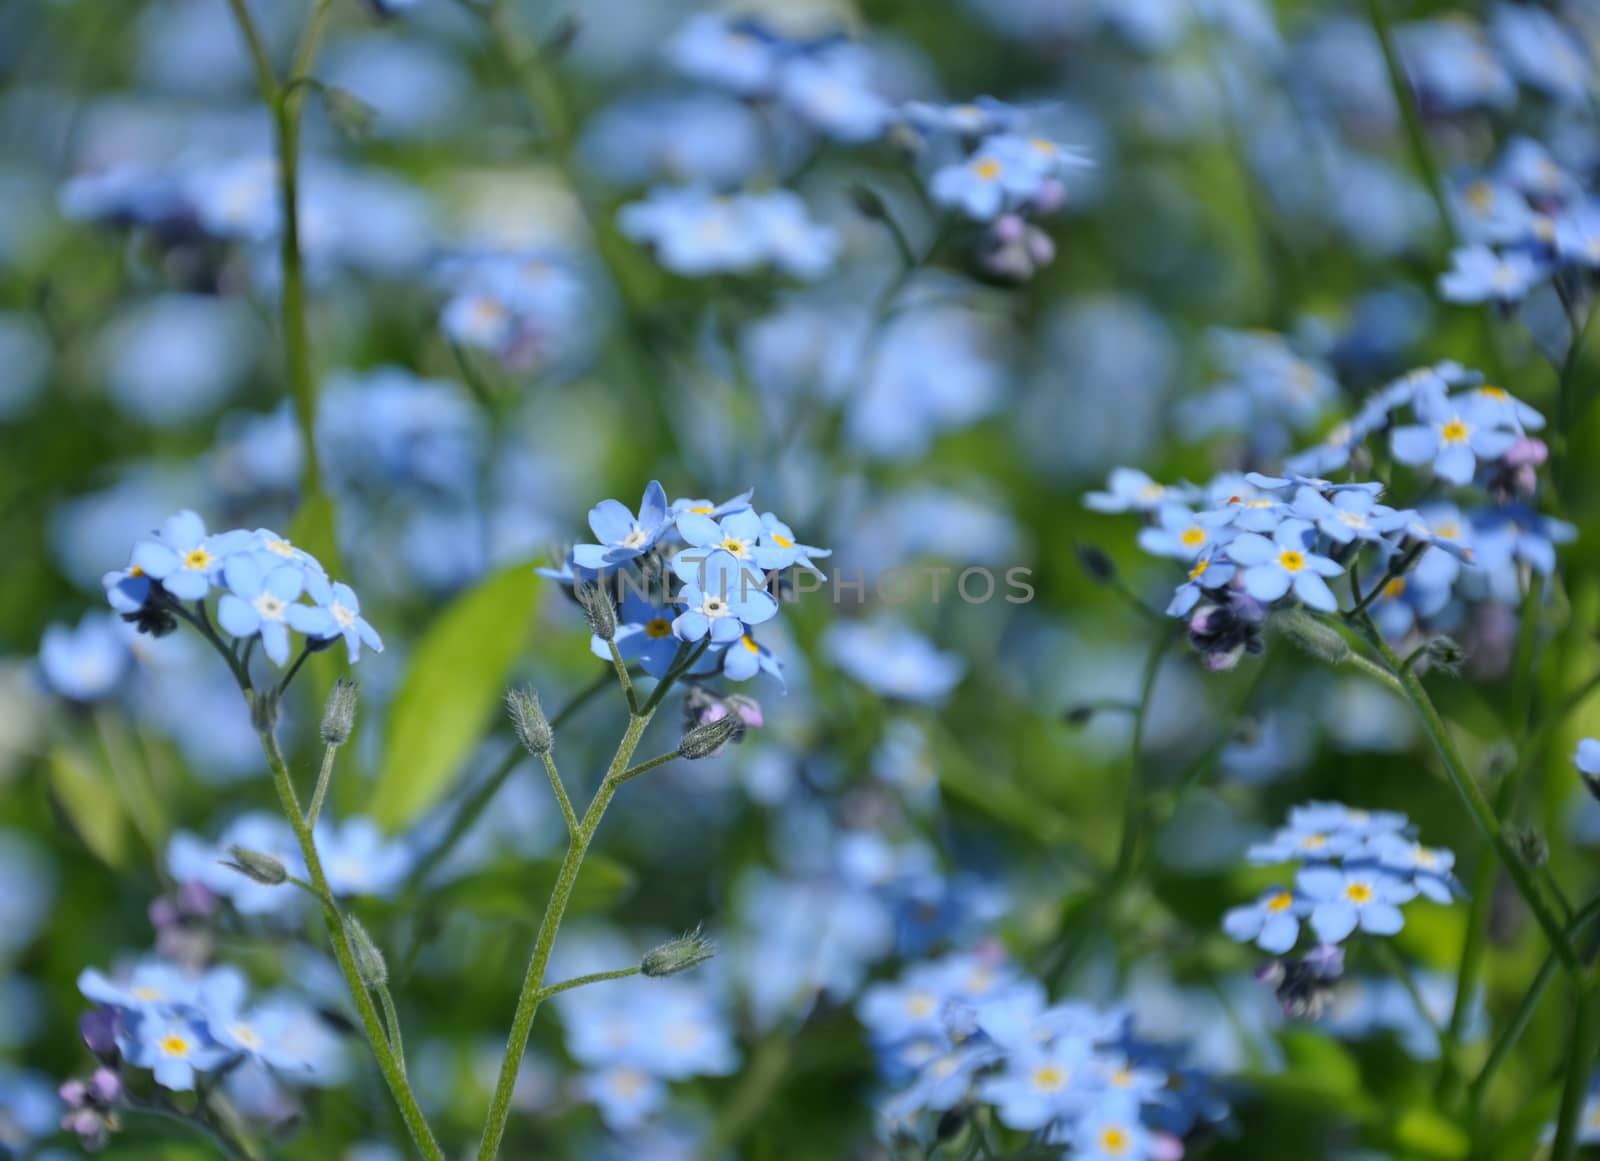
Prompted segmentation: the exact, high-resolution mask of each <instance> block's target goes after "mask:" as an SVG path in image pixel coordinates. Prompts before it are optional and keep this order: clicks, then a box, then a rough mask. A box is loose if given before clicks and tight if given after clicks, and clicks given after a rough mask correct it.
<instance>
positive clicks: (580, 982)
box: [539, 964, 641, 1003]
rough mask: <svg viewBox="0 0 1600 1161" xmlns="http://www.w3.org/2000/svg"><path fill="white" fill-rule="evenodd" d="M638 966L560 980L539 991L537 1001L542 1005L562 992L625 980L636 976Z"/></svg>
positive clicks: (638, 970)
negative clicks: (607, 981)
mask: <svg viewBox="0 0 1600 1161" xmlns="http://www.w3.org/2000/svg"><path fill="white" fill-rule="evenodd" d="M640 970H641V969H640V968H639V966H638V965H637V964H636V965H634V966H633V967H626V968H617V969H615V970H614V971H609V972H590V973H589V974H588V975H586V976H573V977H572V978H571V979H570V980H562V981H561V982H560V983H559V984H550V985H548V986H546V987H543V988H540V989H539V1001H540V1002H541V1003H543V1002H544V1001H545V1000H548V999H549V998H550V997H551V996H559V995H560V994H561V993H562V992H570V991H572V989H573V988H584V987H588V986H589V985H590V984H599V983H604V982H605V981H606V980H625V979H627V978H628V977H629V976H636V975H638V974H639V972H640Z"/></svg>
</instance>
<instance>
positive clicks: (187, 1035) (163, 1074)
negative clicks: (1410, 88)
mask: <svg viewBox="0 0 1600 1161" xmlns="http://www.w3.org/2000/svg"><path fill="white" fill-rule="evenodd" d="M123 1052H124V1053H125V1054H126V1055H127V1057H128V1059H129V1061H131V1062H132V1063H133V1064H136V1065H138V1066H139V1067H140V1068H148V1069H150V1070H151V1072H152V1074H153V1075H154V1076H155V1081H156V1083H157V1084H158V1085H160V1086H161V1087H162V1088H165V1089H171V1090H172V1091H173V1092H188V1091H189V1090H190V1089H192V1088H194V1083H195V1074H196V1073H197V1072H210V1071H211V1070H212V1069H214V1068H216V1067H217V1066H218V1065H220V1064H222V1063H223V1061H225V1060H227V1059H228V1058H229V1057H230V1056H231V1055H233V1054H232V1053H231V1052H230V1051H229V1050H228V1049H226V1048H224V1047H223V1046H222V1045H221V1044H218V1043H217V1042H216V1040H214V1039H213V1038H212V1036H211V1034H210V1033H209V1032H207V1031H206V1029H205V1026H204V1025H203V1024H202V1023H200V1021H198V1020H196V1019H194V1018H192V1017H190V1016H186V1015H180V1014H178V1013H175V1012H156V1011H150V1010H145V1011H141V1012H138V1013H136V1014H134V1015H133V1016H131V1017H130V1018H129V1021H128V1028H127V1035H126V1037H125V1043H124V1044H123Z"/></svg>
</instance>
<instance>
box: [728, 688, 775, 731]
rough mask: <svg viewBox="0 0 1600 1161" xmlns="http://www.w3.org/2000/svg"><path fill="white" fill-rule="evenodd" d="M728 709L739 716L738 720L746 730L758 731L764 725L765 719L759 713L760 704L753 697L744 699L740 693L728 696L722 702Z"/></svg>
mask: <svg viewBox="0 0 1600 1161" xmlns="http://www.w3.org/2000/svg"><path fill="white" fill-rule="evenodd" d="M724 704H725V705H727V706H728V708H729V709H731V710H733V712H734V713H736V714H738V715H739V720H740V721H742V722H743V723H744V724H745V727H746V728H747V729H751V730H759V729H760V728H761V727H762V726H764V725H766V719H765V718H764V717H763V716H762V713H761V703H760V702H758V701H757V700H756V699H755V698H753V697H746V696H744V694H742V693H735V694H732V695H730V696H729V697H728V698H727V699H725V702H724Z"/></svg>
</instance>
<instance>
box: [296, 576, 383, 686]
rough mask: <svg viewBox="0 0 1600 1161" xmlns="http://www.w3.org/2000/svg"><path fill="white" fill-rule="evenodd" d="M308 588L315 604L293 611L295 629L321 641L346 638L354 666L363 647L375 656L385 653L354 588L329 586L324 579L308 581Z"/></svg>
mask: <svg viewBox="0 0 1600 1161" xmlns="http://www.w3.org/2000/svg"><path fill="white" fill-rule="evenodd" d="M306 588H307V591H308V592H309V593H310V595H311V599H312V600H313V601H315V602H316V605H315V606H310V607H308V606H304V605H299V606H295V607H294V608H293V609H291V610H290V621H291V623H292V624H293V625H294V627H295V628H296V629H298V630H299V631H300V632H302V633H304V634H305V635H306V636H308V637H312V638H316V639H318V640H327V639H329V638H332V637H343V638H344V645H345V653H346V656H348V657H349V659H350V663H351V664H352V665H354V664H355V663H356V662H357V661H359V660H361V647H362V646H363V645H365V646H366V647H367V648H369V649H371V650H372V651H373V652H375V653H382V652H383V638H382V637H380V636H378V631H377V630H376V629H374V628H373V627H372V626H371V625H370V624H369V623H368V622H367V619H366V618H365V617H363V616H362V615H361V599H360V598H359V597H357V596H356V594H355V590H354V589H352V588H351V587H350V586H349V585H347V584H344V583H343V582H341V581H334V582H333V583H331V584H330V583H328V581H327V580H326V579H323V578H313V579H311V580H309V581H308V583H307V585H306Z"/></svg>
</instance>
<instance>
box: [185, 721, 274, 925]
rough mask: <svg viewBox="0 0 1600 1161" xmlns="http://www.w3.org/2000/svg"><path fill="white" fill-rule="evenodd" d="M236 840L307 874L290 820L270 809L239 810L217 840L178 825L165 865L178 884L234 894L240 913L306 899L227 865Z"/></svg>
mask: <svg viewBox="0 0 1600 1161" xmlns="http://www.w3.org/2000/svg"><path fill="white" fill-rule="evenodd" d="M234 700H237V698H235V699H234ZM234 846H240V847H245V848H247V849H249V850H252V851H258V852H260V853H261V854H264V855H270V856H271V857H273V858H275V859H277V860H278V861H279V862H281V863H282V864H283V865H284V867H285V869H287V870H288V872H289V873H290V874H291V875H299V876H301V877H304V875H305V873H306V872H305V862H304V860H303V859H302V858H301V857H300V846H299V844H298V843H297V842H296V841H295V837H294V832H293V831H292V830H290V829H289V824H288V823H286V822H284V820H283V819H282V818H280V817H278V816H277V815H275V814H268V813H266V812H252V813H249V814H243V815H240V816H239V817H238V818H236V819H235V820H234V821H233V822H231V823H229V824H228V825H227V826H226V827H224V828H223V830H222V833H221V835H219V836H218V839H217V841H216V842H215V843H208V842H206V841H205V840H204V839H202V838H200V837H199V836H197V835H195V834H192V833H190V832H189V831H178V832H177V833H176V834H174V835H173V836H172V838H171V839H170V840H169V841H168V843H167V870H168V872H169V873H170V874H171V875H172V877H173V879H175V880H176V881H177V882H178V883H180V884H181V883H200V884H201V885H203V886H204V887H206V888H207V889H208V890H210V891H211V893H212V894H214V895H217V896H219V897H221V898H224V899H228V900H230V901H231V902H232V903H233V905H234V907H235V909H236V910H238V911H239V913H240V914H241V915H271V914H279V913H283V912H287V911H294V910H296V909H297V908H298V907H300V906H301V905H302V902H303V897H302V895H301V893H300V892H299V891H297V890H295V889H294V888H293V887H285V886H281V885H280V886H276V887H270V886H267V885H266V884H264V883H257V882H256V881H255V880H253V879H248V878H246V877H245V876H243V875H241V874H239V872H237V871H234V870H231V869H230V868H228V867H226V866H224V865H223V864H224V862H226V861H229V860H231V859H232V856H231V855H230V854H229V848H231V847H234Z"/></svg>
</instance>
